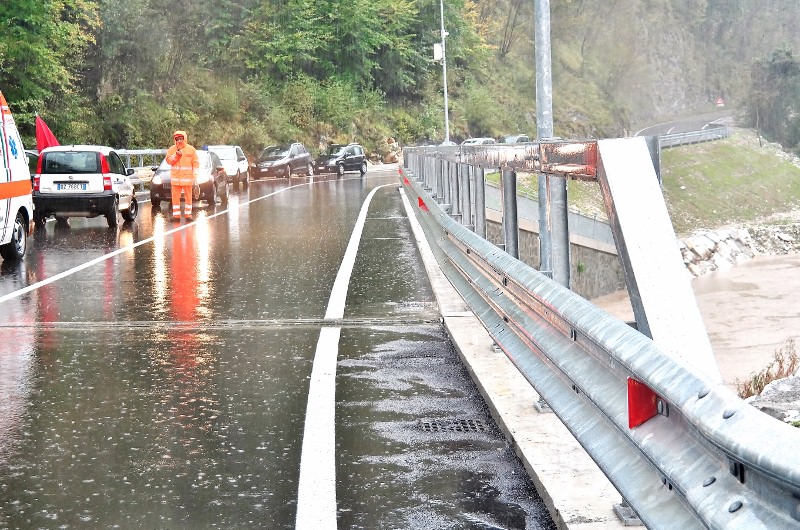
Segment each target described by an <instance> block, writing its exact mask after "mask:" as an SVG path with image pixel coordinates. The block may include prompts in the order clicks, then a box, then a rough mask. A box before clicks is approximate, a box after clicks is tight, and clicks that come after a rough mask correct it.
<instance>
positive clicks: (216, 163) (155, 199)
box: [150, 149, 230, 208]
mask: <svg viewBox="0 0 800 530" xmlns="http://www.w3.org/2000/svg"><path fill="white" fill-rule="evenodd" d="M197 159H198V161H199V162H200V171H199V173H198V175H197V180H196V181H195V183H194V186H193V187H192V202H193V203H194V202H198V201H206V202H207V203H208V204H209V206H213V205H215V204H216V203H217V197H219V198H220V201H222V205H223V206H224V205H226V204H228V195H229V192H230V184H229V182H228V172H227V171H226V170H225V164H224V162H222V160H220V158H219V157H218V156H217V154H216V153H213V152H211V151H203V150H200V149H198V150H197ZM171 170H172V166H170V165H169V164H168V163H167V159H166V158H165V159H164V160H162V161H161V164H160V165H159V166H158V167H155V168H153V171H154V172H155V173H153V180H152V181H151V182H150V203H151V204H152V206H153V208H160V207H161V201H166V202H168V203H170V204H172V186H171V183H172V178H171Z"/></svg>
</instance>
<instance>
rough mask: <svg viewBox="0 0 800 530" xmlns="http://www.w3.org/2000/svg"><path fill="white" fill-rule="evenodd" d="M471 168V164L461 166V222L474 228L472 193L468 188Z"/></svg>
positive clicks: (471, 228)
mask: <svg viewBox="0 0 800 530" xmlns="http://www.w3.org/2000/svg"><path fill="white" fill-rule="evenodd" d="M472 169H473V168H472V166H468V165H466V164H464V165H463V166H462V167H461V224H462V225H464V226H466V227H467V228H469V229H470V230H474V229H475V222H474V220H473V213H472V193H471V190H470V181H471V179H470V173H471V172H472Z"/></svg>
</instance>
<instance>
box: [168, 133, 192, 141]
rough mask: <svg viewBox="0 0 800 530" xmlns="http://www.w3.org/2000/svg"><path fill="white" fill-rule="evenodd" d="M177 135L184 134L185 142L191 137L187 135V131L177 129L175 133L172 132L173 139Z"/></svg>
mask: <svg viewBox="0 0 800 530" xmlns="http://www.w3.org/2000/svg"><path fill="white" fill-rule="evenodd" d="M176 136H183V141H184V142H188V141H189V137H188V136H186V131H175V132H174V133H172V139H173V140H174V139H175V137H176Z"/></svg>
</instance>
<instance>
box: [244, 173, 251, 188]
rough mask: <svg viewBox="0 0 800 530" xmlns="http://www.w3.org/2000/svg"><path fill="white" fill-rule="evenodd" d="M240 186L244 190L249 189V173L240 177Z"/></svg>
mask: <svg viewBox="0 0 800 530" xmlns="http://www.w3.org/2000/svg"><path fill="white" fill-rule="evenodd" d="M242 186H243V187H244V189H247V188H249V187H250V172H249V171H245V172H244V175H242Z"/></svg>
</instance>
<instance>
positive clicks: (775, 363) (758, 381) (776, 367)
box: [736, 339, 800, 399]
mask: <svg viewBox="0 0 800 530" xmlns="http://www.w3.org/2000/svg"><path fill="white" fill-rule="evenodd" d="M798 366H800V358H798V357H797V352H796V351H795V345H794V339H789V340H788V341H786V346H785V347H784V348H781V349H778V350H777V351H776V352H775V356H774V358H773V360H772V361H771V362H770V363H769V364H768V365H767V366H766V368H764V369H763V370H761V371H760V372H758V373H755V374H753V375H752V376H751V377H750V380H749V381H745V382H744V383H741V382H740V381H739V380H738V379H737V380H736V391H737V392H738V393H739V397H741V398H742V399H746V398H748V397H750V396H757V395H759V394H760V393H761V392H762V391H763V390H764V387H766V386H767V385H768V384H769V383H771V382H772V381H775V380H777V379H784V378H786V377H789V376H791V375H793V374H794V373H795V372H796V371H797V368H798Z"/></svg>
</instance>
